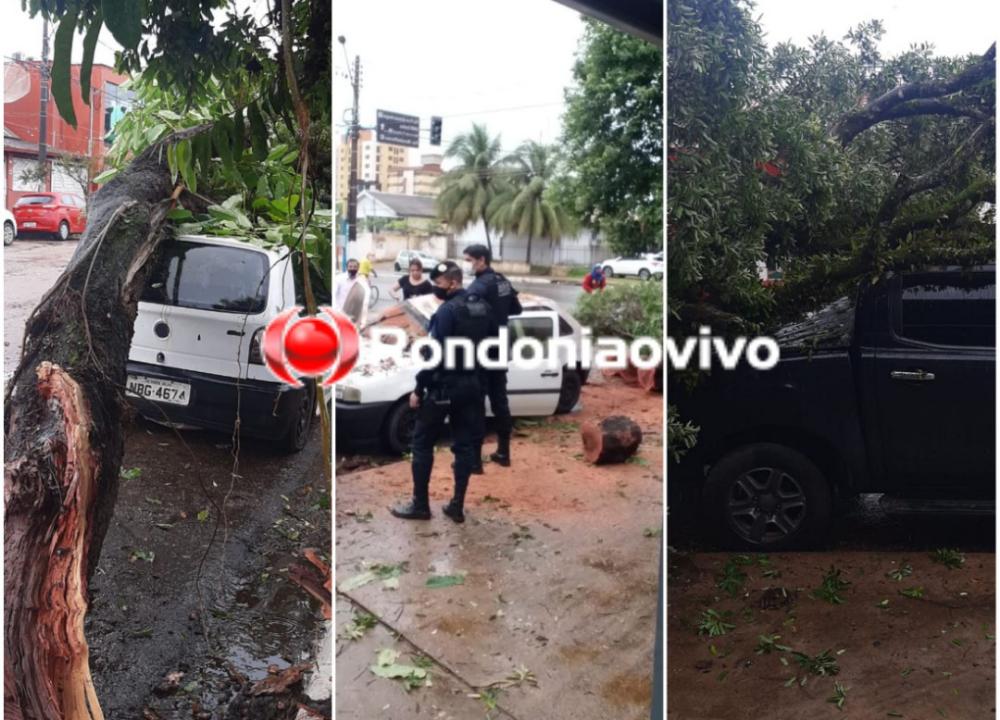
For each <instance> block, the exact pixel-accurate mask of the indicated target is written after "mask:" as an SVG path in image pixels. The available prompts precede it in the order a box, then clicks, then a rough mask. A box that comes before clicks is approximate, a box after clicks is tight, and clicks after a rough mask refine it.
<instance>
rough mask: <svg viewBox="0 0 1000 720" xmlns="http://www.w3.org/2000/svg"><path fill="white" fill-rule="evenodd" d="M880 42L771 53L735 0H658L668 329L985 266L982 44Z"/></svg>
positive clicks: (989, 180)
mask: <svg viewBox="0 0 1000 720" xmlns="http://www.w3.org/2000/svg"><path fill="white" fill-rule="evenodd" d="M883 33H884V27H883V25H882V23H881V22H879V21H877V20H872V21H867V22H861V23H859V24H858V25H856V26H855V27H854V28H853V29H852V30H851V31H850V32H849V33H848V34H847V35H846V36H845V37H844V38H842V39H840V40H833V39H829V38H827V37H825V36H823V35H819V36H815V37H812V38H810V40H809V42H808V43H807V45H806V46H804V47H801V46H797V45H793V44H790V43H782V44H779V45H776V46H775V47H773V48H772V49H770V50H769V49H768V48H766V47H765V45H764V43H763V41H762V37H761V29H760V27H759V25H758V23H757V21H756V20H754V18H753V15H752V4H751V3H750V2H749V1H748V0H673V1H672V2H670V3H668V41H667V47H668V57H667V72H668V87H669V97H668V103H667V140H668V147H667V177H668V188H669V190H668V207H667V218H668V219H667V226H668V263H667V273H668V288H669V297H668V312H669V313H670V316H669V317H670V328H669V329H670V334H671V335H673V336H685V335H687V334H690V333H693V332H696V331H697V327H698V326H699V325H702V324H713V325H715V329H716V331H717V332H718V331H723V332H726V331H737V330H739V331H742V332H752V331H754V330H757V329H760V328H762V327H763V326H765V325H767V324H769V323H772V322H774V321H777V320H780V319H782V318H784V317H788V316H791V315H795V314H799V313H801V312H803V311H804V310H808V309H810V308H813V307H815V306H817V305H819V304H820V303H822V302H825V301H828V300H831V299H833V298H835V297H837V296H839V295H841V294H844V293H846V292H850V291H851V290H852V288H856V287H857V286H858V283H859V282H862V281H867V280H871V279H873V278H876V277H878V276H879V275H880V274H881V273H883V272H885V271H887V270H889V269H893V268H907V267H912V266H915V265H922V264H937V263H948V264H969V263H975V262H980V261H983V260H987V259H992V257H993V254H994V237H995V225H994V210H993V207H994V206H993V204H992V203H993V202H994V195H995V190H994V184H995V178H994V168H995V159H994V158H995V81H994V77H995V69H994V66H995V58H994V56H995V47H994V48H989V49H986V48H984V49H983V50H985V51H986V52H985V53H983V54H981V55H970V56H967V57H942V56H938V55H935V54H934V51H933V47H932V46H930V45H927V44H920V45H914V46H912V47H910V48H909V49H908V50H906V51H905V52H902V53H899V54H897V55H894V56H885V55H883V53H882V52H881V50H880V47H879V46H880V40H881V38H882V35H883ZM765 259H766V261H767V263H768V265H769V266H770V267H780V268H781V269H782V270H783V271H784V278H785V280H784V283H783V285H782V286H780V287H779V288H777V290H775V289H773V288H770V287H765V285H764V284H763V283H761V282H760V279H759V276H758V269H757V268H758V263H759V262H761V261H764V260H765ZM673 420H674V423H673V424H674V425H677V429H679V427H680V426H679V423H680V422H681V420H680V419H679V418H676V416H673ZM672 429H673V428H672ZM674 435H676V436H677V437H680V433H679V432H678V433H676V434H675V433H672V436H674ZM681 449H682V448H681Z"/></svg>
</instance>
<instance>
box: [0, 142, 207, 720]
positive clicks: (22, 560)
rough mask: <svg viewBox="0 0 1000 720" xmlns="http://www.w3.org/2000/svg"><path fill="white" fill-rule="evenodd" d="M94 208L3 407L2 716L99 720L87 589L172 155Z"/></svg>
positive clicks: (125, 181) (31, 323) (132, 171)
mask: <svg viewBox="0 0 1000 720" xmlns="http://www.w3.org/2000/svg"><path fill="white" fill-rule="evenodd" d="M203 129H204V128H193V129H191V130H188V131H185V132H183V133H181V134H178V135H174V136H172V137H170V138H167V139H165V140H163V141H161V142H159V143H157V144H156V145H153V146H152V147H150V148H148V149H147V150H145V151H144V152H143V153H142V154H141V155H139V156H138V157H137V158H136V159H135V160H134V161H133V162H132V163H131V164H130V165H129V166H128V167H127V168H126V169H124V170H123V171H122V172H121V173H119V174H118V175H117V176H116V177H115V178H113V179H112V180H111V181H110V182H109V183H108V184H107V185H105V186H104V187H103V188H102V189H101V190H100V191H99V192H98V193H97V194H96V195H95V196H94V197H93V202H92V206H91V210H90V213H89V223H88V226H87V230H86V232H85V233H84V236H83V238H82V239H81V240H80V243H79V245H78V247H77V249H76V252H75V253H74V255H73V258H72V259H71V260H70V263H69V266H68V267H67V268H66V270H65V271H64V272H63V274H62V275H61V276H60V277H59V279H58V280H57V281H56V283H55V285H54V286H53V287H52V289H51V290H49V291H48V293H47V294H46V295H45V296H44V297H43V298H42V301H41V303H40V304H39V305H38V307H37V308H36V309H35V311H34V312H33V313H32V314H31V316H30V317H29V318H28V321H27V324H26V327H25V335H24V346H23V348H22V352H21V360H20V362H19V363H18V366H17V369H16V370H15V372H14V375H13V377H12V378H11V381H10V383H9V385H8V388H9V389H8V394H7V397H6V398H5V403H4V410H5V418H4V421H5V426H4V431H5V440H6V444H5V454H4V463H5V465H4V496H5V499H6V505H5V508H4V519H5V523H6V525H5V528H4V563H5V577H4V593H5V604H4V637H5V642H6V644H5V647H4V710H5V712H6V713H8V714H7V717H9V718H31V719H32V720H50V719H51V720H54V719H56V718H58V719H59V720H78V719H79V720H94V719H99V718H102V717H103V715H102V714H101V709H100V706H99V704H98V701H97V697H96V694H95V693H94V688H93V684H92V682H91V679H90V670H89V662H88V649H87V642H86V639H85V637H84V634H83V621H84V615H85V613H86V610H87V603H88V597H87V585H88V582H89V579H90V576H91V575H92V574H93V571H94V568H95V567H96V566H97V560H98V558H99V556H100V551H101V545H102V543H103V541H104V535H105V533H106V532H107V528H108V525H109V523H110V520H111V516H112V513H113V511H114V505H115V500H116V497H117V492H118V474H119V471H120V466H121V459H122V454H123V452H124V432H123V429H122V417H123V411H124V408H125V401H124V393H123V388H124V386H125V377H126V370H125V366H126V362H127V359H128V352H129V346H130V344H131V341H132V327H133V323H134V321H135V315H136V308H137V302H138V297H139V294H140V292H141V289H142V287H143V286H144V284H145V281H146V273H147V269H146V261H147V260H148V259H149V257H150V255H151V254H152V253H153V251H154V250H155V248H156V246H157V245H158V243H159V242H160V239H161V237H162V235H163V223H164V220H165V217H166V213H167V211H168V209H169V207H170V206H171V200H170V196H171V191H172V185H173V183H172V182H171V177H170V171H169V169H168V167H167V161H166V144H167V143H168V142H176V141H177V140H178V139H181V138H183V137H191V136H193V135H196V134H197V133H198V132H200V131H201V130H203Z"/></svg>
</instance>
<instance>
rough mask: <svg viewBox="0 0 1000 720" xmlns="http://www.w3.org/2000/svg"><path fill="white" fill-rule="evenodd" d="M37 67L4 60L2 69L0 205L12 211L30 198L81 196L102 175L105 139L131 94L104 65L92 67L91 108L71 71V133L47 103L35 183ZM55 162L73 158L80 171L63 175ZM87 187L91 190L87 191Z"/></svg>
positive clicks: (75, 71) (39, 68) (38, 114)
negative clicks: (0, 192)
mask: <svg viewBox="0 0 1000 720" xmlns="http://www.w3.org/2000/svg"><path fill="white" fill-rule="evenodd" d="M41 78H42V66H41V62H40V61H37V60H17V59H14V60H8V61H6V62H5V63H4V87H5V92H4V191H5V192H4V202H5V203H6V207H8V208H9V207H13V205H14V203H15V202H17V199H18V198H19V197H21V196H23V195H25V194H27V193H30V192H39V191H56V192H58V191H64V192H74V193H77V194H81V195H83V194H85V193H84V192H83V190H84V188H83V187H82V186H81V180H82V181H83V182H86V176H87V171H88V170H89V177H94V176H96V175H97V174H98V173H100V172H101V170H103V169H104V156H105V155H106V154H107V151H108V150H109V149H110V140H109V138H108V136H109V134H110V133H111V131H112V130H113V128H114V125H115V124H116V123H117V122H118V120H120V119H121V117H122V116H123V115H124V114H125V112H127V111H128V108H129V107H131V104H132V93H131V92H130V91H128V90H126V89H124V88H122V87H121V86H122V85H123V84H124V82H125V81H126V80H127V79H128V78H127V77H126V76H124V75H120V74H118V73H116V72H115V71H114V68H111V67H109V66H107V65H94V66H93V70H92V73H91V102H90V105H86V104H85V103H84V102H83V98H82V97H81V96H80V66H79V65H73V66H72V67H71V71H70V86H71V88H72V90H73V93H72V96H73V110H74V112H75V113H76V127H75V128H74V127H73V126H72V125H70V124H69V123H67V122H66V121H65V120H63V119H62V117H61V116H60V115H59V111H58V110H57V109H56V105H55V102H54V101H52V100H51V98H50V99H49V102H48V108H47V112H46V132H45V144H46V155H47V158H48V162H47V177H46V178H45V179H44V180H42V179H39V173H38V159H39V147H38V146H39V141H40V139H41V138H40V134H41V98H42V82H41ZM60 158H73V159H75V160H76V161H77V162H78V164H81V165H83V166H84V170H83V173H82V177H81V175H80V174H79V173H70V172H67V171H66V170H65V169H64V167H65V165H64V163H61V162H60ZM91 187H92V186H91Z"/></svg>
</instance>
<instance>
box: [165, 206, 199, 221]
mask: <svg viewBox="0 0 1000 720" xmlns="http://www.w3.org/2000/svg"><path fill="white" fill-rule="evenodd" d="M167 219H168V220H174V221H177V220H194V214H193V213H192V212H191V211H190V210H188V209H186V208H174V209H173V210H171V211H170V212H168V213H167Z"/></svg>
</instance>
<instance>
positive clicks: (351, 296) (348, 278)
mask: <svg viewBox="0 0 1000 720" xmlns="http://www.w3.org/2000/svg"><path fill="white" fill-rule="evenodd" d="M358 268H359V263H358V261H357V260H354V259H351V260H348V261H347V272H346V273H340V274H339V275H337V277H336V279H335V281H334V285H335V287H336V295H335V296H334V301H335V302H336V305H337V309H338V310H340V311H341V312H342V313H344V314H345V315H347V317H348V318H350V320H351V322H353V323H354V324H355V325H357V326H358V327H361V326H363V325H364V323H365V321H366V319H367V317H366V316H367V314H368V283H366V282H364V281H363V280H362V279H361V278H360V277H359V276H358Z"/></svg>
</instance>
